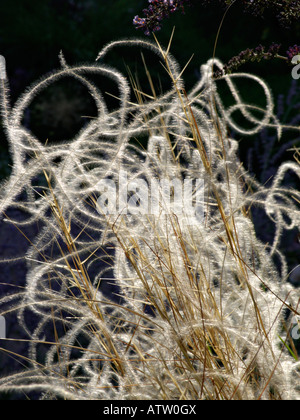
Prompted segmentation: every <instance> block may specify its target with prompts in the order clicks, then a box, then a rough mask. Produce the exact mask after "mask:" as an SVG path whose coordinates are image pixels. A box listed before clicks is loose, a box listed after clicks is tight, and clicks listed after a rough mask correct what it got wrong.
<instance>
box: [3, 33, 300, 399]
mask: <svg viewBox="0 0 300 420" xmlns="http://www.w3.org/2000/svg"><path fill="white" fill-rule="evenodd" d="M119 46H128V47H138V48H146V49H148V50H151V51H152V52H154V53H155V54H156V55H157V56H158V58H159V59H160V60H161V59H162V58H163V57H162V54H163V55H164V54H165V51H163V50H160V49H159V48H158V47H157V46H155V45H153V44H151V43H149V42H145V41H140V40H136V41H132V40H131V41H119V42H115V43H110V44H109V45H108V46H107V47H105V48H104V49H103V50H102V51H101V52H100V53H99V55H98V62H97V64H92V65H83V66H69V65H68V64H67V63H66V61H65V59H64V57H63V55H62V53H61V54H60V62H61V65H62V69H60V70H57V71H55V72H53V73H52V74H51V75H48V76H46V77H45V78H43V79H41V80H40V81H38V82H37V83H36V84H34V85H33V86H31V87H29V88H28V89H27V90H26V92H25V93H24V94H23V95H22V96H21V97H20V99H19V100H18V101H17V102H16V103H15V104H14V106H13V107H12V108H11V109H10V107H9V105H8V96H7V95H8V94H7V91H6V90H5V89H3V90H2V114H3V117H4V126H5V129H6V133H7V138H8V141H9V143H10V150H11V153H12V159H13V169H12V174H11V176H10V178H9V179H8V180H6V181H5V183H3V184H2V187H1V200H0V211H1V214H2V213H3V212H5V211H6V210H7V208H9V207H18V208H20V209H22V210H24V211H25V212H26V214H27V218H26V219H25V220H24V221H22V222H20V221H18V220H14V221H13V222H14V223H15V224H16V225H18V226H19V227H20V228H22V227H24V226H27V225H29V224H32V223H35V222H37V221H38V222H39V224H40V226H42V229H41V231H40V233H39V235H38V236H37V237H36V238H35V241H34V243H33V245H32V246H31V247H30V249H29V251H28V253H27V255H26V258H27V261H28V275H27V279H26V289H25V291H24V293H23V294H21V295H18V296H16V298H15V299H16V301H17V303H15V306H16V307H18V308H19V320H20V323H21V324H22V325H23V327H24V329H25V330H26V332H27V333H28V335H29V337H30V338H31V339H32V343H31V347H30V354H29V357H30V358H31V359H32V360H38V357H37V351H38V350H37V349H38V342H40V341H45V338H44V334H45V331H48V330H50V329H51V331H53V323H57V324H59V323H61V322H62V321H61V317H62V313H64V314H68V316H66V317H65V318H64V320H63V329H62V332H61V335H60V337H59V348H60V349H63V351H62V353H63V354H62V355H61V357H60V360H58V359H57V352H58V344H57V343H54V344H52V345H51V344H49V343H48V344H47V345H48V347H49V349H48V351H47V354H46V356H45V360H44V362H43V363H44V366H45V368H44V369H40V368H39V367H38V366H37V365H36V364H35V363H34V362H33V367H32V369H31V370H28V371H25V372H23V373H18V374H15V375H12V376H11V377H8V378H2V379H0V388H1V389H2V390H19V389H22V390H25V391H31V390H38V391H41V392H45V394H44V397H45V398H51V397H53V396H61V397H65V398H70V399H72V398H73V399H131V398H137V399H139V398H149V399H163V398H167V399H168V398H174V399H177V398H178V399H181V398H187V399H189V398H195V396H197V397H198V398H203V399H210V398H211V399H214V398H217V397H218V396H219V395H218V394H217V393H216V388H214V383H215V382H216V381H217V380H219V381H220V380H221V379H220V378H222V381H223V384H224V389H226V387H227V386H228V389H229V384H230V389H232V390H236V392H233V391H232V393H231V394H230V392H229V391H228V398H230V397H232V398H237V397H239V398H243V399H255V398H259V397H261V398H265V399H267V398H270V395H272V392H273V393H274V392H276V393H277V394H276V395H277V396H278V394H280V397H281V398H283V399H294V398H297V399H299V398H300V389H299V362H298V363H297V362H296V361H295V360H293V359H292V357H291V355H290V354H289V352H288V351H287V350H286V348H285V349H282V345H281V344H282V343H281V341H280V339H279V336H281V335H283V334H284V333H283V331H284V329H283V321H284V309H286V308H287V307H289V308H295V309H296V308H297V305H298V298H299V293H298V292H297V290H296V289H294V288H293V287H292V286H291V285H289V284H288V283H287V282H286V280H287V275H288V272H287V264H286V260H285V257H284V255H282V253H281V252H280V250H279V245H280V240H281V236H282V232H283V230H286V229H294V228H298V229H299V227H300V210H299V205H298V204H297V201H296V200H295V199H298V200H299V199H300V193H299V191H291V190H288V189H287V188H285V187H282V182H283V180H284V177H285V175H286V173H287V172H288V171H293V172H294V173H295V174H296V175H297V176H298V177H299V178H300V168H299V166H297V165H296V164H295V163H291V162H287V163H285V164H284V165H282V166H281V167H280V168H279V169H278V172H277V174H276V175H275V177H274V179H273V181H272V183H271V184H270V186H268V187H265V186H263V185H260V184H259V183H258V182H257V181H256V180H253V179H251V178H250V177H249V175H248V174H247V172H246V171H245V170H244V169H243V166H242V165H241V163H240V162H239V160H238V158H237V149H238V144H237V142H236V141H234V140H233V139H231V138H229V137H228V135H227V130H226V128H227V126H231V127H232V128H234V129H235V130H236V131H237V132H238V133H240V134H241V135H244V136H246V135H251V134H254V133H257V132H259V131H260V130H261V129H262V128H264V127H266V126H270V127H274V128H275V129H277V131H278V133H279V134H280V132H281V126H280V123H279V122H278V121H277V119H276V117H275V115H274V105H273V100H272V95H271V93H270V90H269V89H268V87H267V85H266V84H265V83H264V82H263V81H262V80H261V79H259V78H258V77H256V76H253V75H248V74H236V75H232V76H226V77H225V79H224V80H225V82H226V83H227V84H228V87H229V89H230V92H231V94H232V97H233V99H234V101H235V104H234V105H232V106H230V107H229V108H227V109H226V108H225V106H224V105H223V102H222V99H221V97H220V95H219V93H218V85H217V83H218V82H216V81H214V80H213V78H212V65H213V63H214V65H217V66H220V67H222V63H220V62H219V61H218V60H209V61H208V63H206V64H205V65H203V66H202V67H201V74H202V77H201V80H200V81H199V83H198V84H197V86H195V88H194V89H193V90H192V91H191V92H189V93H188V94H187V98H188V101H189V105H188V107H187V108H186V109H189V111H190V113H192V115H193V118H194V120H195V122H196V123H197V126H198V129H199V136H200V137H201V139H202V141H203V147H204V149H205V153H206V156H207V160H208V161H209V162H210V168H211V171H210V172H209V171H208V170H207V168H205V165H204V164H203V160H202V158H201V155H200V153H199V149H197V148H196V147H195V145H194V144H193V143H192V142H191V138H192V133H191V127H190V125H189V124H188V123H187V119H186V118H187V116H186V115H185V112H184V109H183V105H182V103H181V102H180V100H179V98H178V91H180V92H181V91H182V89H183V87H184V82H183V80H182V78H181V77H180V74H181V71H180V68H179V65H178V63H177V62H176V60H175V59H174V58H172V57H170V56H169V67H170V71H171V72H172V75H173V77H174V80H177V85H176V89H177V91H176V89H175V86H172V87H171V89H170V90H169V91H167V92H163V93H162V94H161V95H160V96H157V97H156V98H153V99H151V100H150V99H149V100H148V102H145V103H143V104H134V103H133V102H132V98H131V95H130V92H131V88H130V84H129V82H128V80H127V78H126V77H125V76H124V75H122V74H121V73H120V72H119V71H117V70H116V69H113V68H111V67H108V66H107V65H106V64H105V58H106V55H107V53H108V52H109V51H111V50H112V49H113V48H115V47H119ZM3 66H4V61H1V60H0V76H1V75H4V73H3V72H4V70H3V69H4V67H3ZM94 74H97V75H101V76H103V77H106V78H108V79H110V80H112V81H113V82H114V83H115V84H116V86H117V88H118V90H119V99H120V106H119V108H118V109H116V110H114V111H109V110H108V107H107V105H106V102H105V99H104V94H103V93H102V92H101V91H100V90H99V89H98V87H97V86H96V85H95V84H94V83H92V82H91V81H90V80H89V78H88V76H89V75H94ZM62 77H74V78H75V79H76V81H79V82H80V83H82V84H83V85H84V86H85V87H86V89H87V90H88V91H89V93H90V94H91V96H92V98H93V100H94V101H95V105H96V107H97V111H98V113H97V117H96V118H94V119H92V120H91V121H90V122H89V123H88V124H87V125H86V126H85V127H83V128H82V129H81V131H80V132H79V133H78V134H77V135H76V136H75V137H74V139H72V141H68V142H67V143H62V144H54V145H48V144H47V145H45V144H43V143H42V142H41V141H40V140H39V139H38V138H37V137H36V136H34V134H33V133H31V132H30V131H29V130H28V129H27V128H25V127H24V126H23V125H22V118H23V115H24V111H25V110H26V108H27V107H28V106H29V105H30V104H31V102H32V100H33V98H34V97H35V95H37V94H38V93H39V92H40V91H42V90H43V89H45V88H46V87H47V86H49V85H50V84H51V83H55V82H56V81H57V80H60V79H61V78H62ZM238 78H240V79H241V82H243V80H244V79H246V78H247V79H248V81H250V80H251V82H253V83H256V84H258V85H259V86H260V87H261V88H262V94H263V95H264V97H265V100H266V107H265V109H261V108H258V107H256V106H253V105H252V104H247V103H245V101H244V100H243V98H242V97H241V95H240V93H239V91H238V89H237V86H236V84H235V82H236V81H237V79H238ZM212 103H214V104H215V105H216V107H212ZM158 109H159V110H160V112H157V110H158ZM253 111H255V113H253ZM257 111H260V113H261V115H262V118H261V119H258V117H257V115H258V113H257ZM236 112H240V113H242V115H243V117H245V118H246V119H247V120H248V122H250V123H252V124H253V128H251V129H247V128H244V127H241V126H240V125H238V124H237V123H236V122H235V121H234V118H233V114H234V113H236ZM166 133H168V135H166ZM143 136H144V137H145V136H148V145H147V149H146V150H142V149H141V148H137V147H135V146H134V145H133V144H132V140H133V139H136V138H139V137H143ZM170 137H171V138H172V140H173V143H174V144H176V148H172V147H171V145H170V141H169V139H170ZM220 139H221V140H222V141H221V140H220ZM174 150H176V153H177V155H179V156H180V158H181V160H182V163H181V164H180V165H179V164H178V161H179V159H176V158H175V157H174ZM121 171H126V172H127V173H129V174H131V177H132V180H135V179H137V178H140V179H143V180H145V182H146V181H147V183H148V185H151V181H154V180H155V181H158V180H160V179H168V178H169V179H172V178H174V177H175V178H178V179H183V177H185V178H188V179H202V180H204V183H205V185H206V188H207V194H206V196H205V200H206V201H205V203H204V208H205V221H204V222H203V223H199V224H198V225H186V224H185V223H184V220H182V219H180V217H179V218H177V219H176V218H172V217H166V216H165V215H156V216H155V217H154V216H153V215H151V216H149V215H140V216H139V217H136V216H130V215H129V216H126V217H123V216H122V217H118V215H111V217H108V218H106V217H104V216H101V215H100V214H98V213H97V211H96V209H95V207H93V206H91V205H88V204H87V202H88V198H89V197H90V196H91V195H93V194H95V195H96V196H97V193H98V192H97V185H99V182H100V181H101V180H105V179H110V180H113V181H115V182H116V183H117V182H118V179H119V174H120V172H121ZM45 174H47V177H48V178H49V179H50V180H51V187H52V191H53V193H52V192H51V191H49V188H48V187H47V188H45V187H43V189H44V194H43V193H41V192H39V193H37V190H38V188H40V189H41V188H42V187H41V186H39V187H38V186H37V185H36V183H38V180H39V179H41V178H43V177H44V176H45ZM243 183H244V185H246V184H247V185H249V186H251V193H250V191H247V188H244V186H243ZM20 193H23V197H24V198H23V199H22V200H21V201H20V198H19V196H20ZM53 197H55V199H56V200H57V202H56V204H55V203H54V198H53ZM220 203H221V204H222V213H221V212H220V211H219V210H218V209H219V208H220ZM57 204H58V205H59V206H60V208H61V209H62V212H63V215H64V218H65V220H66V221H70V226H71V222H72V224H74V225H75V226H76V227H77V228H78V229H79V231H82V232H84V233H81V234H80V235H78V232H77V233H76V232H74V233H73V230H72V229H73V228H72V229H71V227H70V229H71V235H72V238H73V240H74V241H75V242H76V249H77V253H78V255H79V256H80V258H81V260H82V261H85V262H86V267H87V269H88V270H90V271H91V272H92V273H95V272H96V274H94V277H93V278H91V282H92V286H91V287H92V293H91V296H90V300H91V302H93V303H91V304H90V305H88V304H87V303H86V302H83V300H82V299H81V298H79V297H78V294H77V292H76V290H77V289H78V282H80V281H81V274H82V273H80V271H78V270H75V268H74V267H73V266H72V264H71V261H72V260H71V256H72V255H68V254H67V256H66V252H65V253H64V254H62V252H61V248H62V247H63V246H64V245H63V244H64V243H65V238H64V236H63V234H62V229H61V225H60V224H59V223H58V220H57V218H56V217H55V208H56V206H57ZM253 205H256V206H260V207H261V208H262V209H264V210H265V213H266V215H267V217H268V218H269V219H270V220H271V221H273V222H274V226H275V235H274V241H273V243H272V244H267V245H266V244H263V243H261V242H260V241H259V240H258V239H257V237H256V233H255V229H254V226H253V224H252V222H251V220H250V218H249V216H248V215H247V211H246V210H247V209H249V208H250V207H251V206H253ZM49 210H51V211H49ZM56 214H57V213H56ZM225 219H226V221H227V225H226V224H225V223H224V220H225ZM233 221H234V223H233ZM225 226H230V231H229V230H228V229H226V228H225ZM230 235H231V237H232V238H234V242H235V243H236V244H238V245H237V246H236V248H234V247H230V246H229V244H230V241H229V239H228V238H229V237H230ZM58 244H61V245H60V246H58ZM100 247H101V248H102V249H103V250H104V252H103V253H102V255H101V259H102V265H101V266H99V268H98V269H97V267H98V266H97V263H98V262H99V258H100V257H99V256H97V255H98V254H97V252H98V251H99V248H100ZM183 249H184V250H185V252H183ZM65 251H66V250H65ZM69 252H71V253H72V250H71V251H70V249H69ZM73 252H75V251H74V250H73ZM129 254H130V258H129ZM46 255H47V256H49V257H48V258H47V259H44V258H43V257H42V256H46ZM74 255H75V254H74ZM241 259H242V260H243V263H242V264H241ZM278 259H279V261H280V262H281V263H280V268H279V269H278V267H277V266H276V264H275V260H278ZM67 261H68V263H67ZM103 261H104V264H103ZM68 264H70V265H69V266H68ZM49 279H51V281H50V280H49ZM109 279H111V283H114V284H115V285H116V286H117V288H118V289H117V291H115V293H116V295H118V296H121V304H120V305H117V304H116V303H115V301H114V300H113V299H111V297H110V298H108V297H107V296H106V295H105V294H104V292H103V291H102V289H101V287H99V285H100V284H103V282H108V283H109ZM243 279H244V280H243ZM52 283H54V284H55V287H53V288H52V287H51V284H52ZM158 285H160V287H159V286H158ZM70 291H72V292H73V293H74V295H73V296H72V293H71V292H70ZM150 295H151V296H152V298H153V299H156V301H157V302H160V304H161V308H160V309H161V312H160V311H159V310H158V309H157V310H156V313H154V314H151V311H150V315H149V313H147V311H146V309H145V308H146V307H147V305H149V296H150ZM199 296H201V299H199ZM167 298H168V299H169V301H168V305H167V303H166V301H167ZM13 299H14V298H13V297H6V298H4V299H3V300H2V304H3V305H6V304H9V303H11V302H12V300H13ZM170 302H172V304H170ZM201 302H207V307H203V305H202V304H201ZM209 302H215V306H211V307H209ZM172 305H175V306H176V307H177V309H178V317H179V318H180V323H178V319H176V317H175V316H174V315H173V314H174V312H173V311H174V307H173V306H172ZM91 307H92V310H91ZM187 307H188V308H189V311H188V316H187V312H186V308H187ZM97 308H98V309H97ZM29 310H30V311H31V312H33V313H34V314H35V316H36V317H37V318H38V319H39V322H38V323H37V325H35V326H32V325H28V322H26V319H27V318H26V313H27V312H28V311H29ZM164 311H165V312H164ZM154 312H155V311H154ZM99 313H101V314H103V317H101V316H98V315H99ZM164 313H165V314H167V315H168V321H167V319H166V317H164V316H161V314H164ZM258 313H259V316H258ZM97 314H98V315H97ZM179 315H180V316H179ZM294 315H295V314H294ZM206 331H211V333H210V334H212V332H214V334H216V335H217V336H218V337H219V338H218V340H219V343H220V349H218V350H222V351H223V352H224V353H226V352H228V354H229V353H230V354H231V356H230V357H232V359H230V360H228V366H227V367H225V366H223V367H222V366H217V362H216V365H215V366H210V367H208V366H204V364H203V361H202V360H201V359H200V358H199V359H195V358H194V359H193V360H192V359H191V361H190V364H189V365H188V366H187V365H185V366H183V365H180V363H179V362H178V361H179V360H181V358H182V357H183V356H182V343H191V344H190V345H192V341H191V337H195V334H196V333H197V334H198V336H199V337H203V336H204V342H205V340H207V342H209V340H210V339H211V336H210V335H209V334H208V333H207V332H206ZM205 334H207V336H206V335H205ZM283 340H285V336H283ZM228 342H230V343H231V346H232V348H228V347H227V345H228ZM80 343H84V344H82V346H83V348H82V349H80V346H81V344H80ZM72 347H73V349H72ZM75 347H76V348H77V347H79V348H77V349H76V351H77V352H76V351H75V350H74V348H75ZM108 349H109V350H108ZM113 351H115V352H116V354H117V355H118V358H116V359H118V360H112V359H111V358H109V357H108V355H109V354H111V353H109V352H113ZM228 357H229V356H228ZM118 361H121V362H122V369H123V370H122V369H120V368H116V366H117V365H118ZM229 367H230V368H229ZM226 368H227V370H226ZM252 370H255V371H257V372H259V377H258V378H257V380H256V381H255V383H253V381H252V383H251V381H249V380H246V378H247V374H248V373H249V371H252ZM297 381H298V382H297ZM297 384H298V385H297Z"/></svg>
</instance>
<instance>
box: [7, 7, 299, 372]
mask: <svg viewBox="0 0 300 420" xmlns="http://www.w3.org/2000/svg"><path fill="white" fill-rule="evenodd" d="M205 3H206V2H205ZM147 5H148V3H147V0H38V1H36V0H1V1H0V54H2V55H4V56H5V58H6V62H7V73H8V77H9V83H10V87H11V101H12V103H14V101H15V100H16V99H17V98H18V97H19V95H20V94H21V93H22V92H23V91H24V90H25V88H26V87H27V86H28V85H30V84H31V83H33V82H34V81H35V80H37V79H38V78H39V77H41V76H42V75H43V74H45V73H47V72H49V71H51V70H53V69H55V68H58V67H59V60H58V55H59V52H60V51H61V50H62V51H63V53H64V56H65V58H66V60H67V62H68V63H69V64H71V65H73V64H76V63H82V62H94V60H95V58H96V56H97V53H98V51H99V50H100V49H101V48H102V47H103V46H104V45H105V44H106V43H108V42H110V41H112V40H117V39H120V38H125V37H141V38H147V37H146V36H145V35H144V33H143V32H142V31H137V30H136V29H135V27H134V26H133V24H132V21H133V18H134V16H135V15H137V14H139V15H142V10H143V8H145V7H147ZM223 15H224V9H223V8H222V7H221V5H220V4H219V3H218V2H212V3H210V4H206V6H204V5H203V2H202V1H201V0H197V1H194V2H193V5H192V6H191V7H187V8H186V13H185V15H182V14H181V13H175V14H173V15H172V16H171V17H170V18H169V19H168V20H166V21H165V22H164V24H163V28H162V30H161V31H160V32H159V33H158V34H157V36H158V39H159V41H160V42H161V43H162V44H163V45H167V44H168V42H169V38H170V35H171V32H172V29H173V27H174V26H175V27H176V30H175V35H174V40H173V44H172V49H171V52H172V53H173V55H174V56H175V57H176V58H177V60H178V61H179V63H180V64H181V66H182V67H183V66H184V65H185V64H186V62H187V61H188V60H189V59H190V57H191V55H192V54H195V56H194V58H193V60H192V62H191V63H190V65H189V66H188V68H187V70H186V72H185V80H186V84H187V90H188V89H189V88H191V87H192V86H193V85H194V83H196V82H197V80H198V79H199V77H200V71H199V68H200V65H201V64H202V63H204V62H205V61H206V60H207V59H209V58H210V57H212V54H213V50H214V44H215V39H216V34H217V31H218V28H219V25H220V22H221V20H222V17H223ZM151 38H152V37H151V36H150V38H149V39H151ZM299 39H300V23H297V22H296V23H295V24H293V26H292V27H290V28H286V27H283V26H281V25H280V24H279V22H278V20H277V19H276V18H275V17H274V16H273V15H272V14H271V13H268V11H266V12H265V14H264V16H263V17H256V16H252V15H251V14H249V13H245V10H244V8H243V2H242V1H237V2H236V3H235V4H234V6H233V7H232V8H231V10H230V11H229V13H228V14H227V16H226V18H225V21H224V24H223V27H222V29H221V32H220V37H219V40H218V45H217V49H216V56H217V57H218V58H220V59H221V60H223V61H224V63H225V62H228V61H229V60H230V58H231V57H233V56H236V55H238V54H239V52H240V51H242V50H245V49H247V48H255V47H256V46H257V45H259V44H263V45H266V47H269V46H270V45H271V44H272V42H277V43H281V44H282V52H283V53H285V52H286V50H287V49H288V47H289V46H291V45H294V44H296V43H297V41H298V43H299ZM121 61H122V62H121V65H122V66H123V71H125V72H126V65H129V66H130V68H132V69H135V68H137V67H140V69H141V71H140V72H139V75H140V77H141V84H143V76H142V74H143V71H142V70H143V68H142V67H141V60H137V58H136V56H134V55H132V54H131V53H125V50H124V56H123V58H122V60H121ZM117 62H118V65H119V63H120V56H119V55H115V56H114V55H112V56H111V57H110V61H109V64H110V65H111V66H114V65H115V64H116V63H117ZM240 70H241V71H249V72H254V73H255V74H257V75H258V76H261V77H263V78H264V79H265V80H266V81H267V83H268V84H269V85H270V87H271V88H272V90H273V93H274V98H275V100H276V103H277V104H278V106H277V109H276V111H277V113H278V115H279V116H280V118H281V120H283V121H284V122H285V123H290V122H292V123H294V124H298V125H299V114H300V112H299V111H300V88H299V84H300V83H299V82H300V81H294V82H293V80H292V76H291V67H289V66H288V65H287V64H286V63H285V62H284V61H281V60H273V61H266V62H264V61H262V62H261V63H248V64H245V65H243V67H242V68H241V69H240ZM157 71H158V72H160V74H161V77H162V78H163V77H164V76H163V70H162V68H158V69H157ZM145 81H146V76H145ZM292 82H293V83H292ZM111 89H113V88H112V87H111ZM109 90H110V86H109V85H108V86H105V91H109ZM224 94H225V100H228V101H230V95H228V97H226V91H225V92H224ZM245 95H247V99H248V101H249V102H253V103H256V104H257V103H260V96H259V92H258V91H256V90H255V89H253V88H251V89H248V87H247V86H246V89H245ZM113 105H114V103H113V102H112V106H113ZM94 112H95V109H94V107H93V103H92V102H91V100H90V98H89V97H88V95H87V94H86V92H85V91H84V90H83V88H82V87H81V86H80V85H76V83H75V84H73V82H72V84H71V83H70V81H69V80H64V81H62V82H60V83H57V84H56V85H55V86H51V87H49V88H48V89H47V90H46V91H45V92H44V93H43V94H40V95H39V96H38V98H37V99H35V100H34V102H33V103H32V105H31V106H30V108H29V110H28V112H27V114H26V115H25V117H24V124H25V125H26V126H28V127H30V129H32V130H33V132H34V133H35V134H36V135H37V136H38V137H39V139H40V140H41V141H46V140H47V139H48V140H49V141H51V142H55V141H61V140H65V139H69V138H72V137H73V136H74V135H75V134H76V133H77V132H78V129H79V128H80V127H81V126H82V124H83V123H84V118H83V116H92V115H93V113H94ZM231 134H232V135H233V136H235V137H236V138H237V140H241V141H240V158H241V160H242V161H243V162H244V163H245V165H246V166H247V167H248V168H249V170H250V171H251V172H252V173H253V174H254V175H255V176H256V177H257V178H258V179H260V180H261V181H262V182H266V181H267V179H269V178H270V177H271V176H272V173H274V171H276V168H277V167H278V166H279V164H280V163H281V162H282V161H284V160H286V159H293V153H292V152H286V149H287V148H290V147H291V146H292V145H295V146H299V145H300V142H299V135H296V134H295V133H292V134H289V133H285V134H284V136H283V138H282V140H281V142H278V141H277V140H276V139H274V133H269V132H268V130H265V131H264V133H262V135H260V136H256V137H254V138H248V139H243V140H242V139H240V138H239V137H238V136H236V135H235V133H231ZM285 145H286V147H285ZM9 165H10V159H9V153H8V147H7V142H6V139H5V136H4V133H3V131H2V130H1V132H0V179H1V178H4V177H6V176H7V175H8V174H9V172H10V167H9ZM272 171H273V172H272ZM289 182H290V184H291V185H294V186H295V185H296V186H297V184H295V183H296V181H295V180H294V179H293V178H291V179H290V180H289ZM261 217H262V216H261V215H259V214H257V215H256V223H257V226H258V233H259V234H261V235H262V239H264V240H266V241H268V240H269V239H270V237H271V236H272V229H271V227H270V228H268V226H267V225H266V224H265V222H264V220H263V219H262V218H261ZM259 226H262V227H263V228H260V227H259ZM0 232H1V233H0V236H1V240H0V256H1V257H4V256H12V255H15V254H16V255H17V254H20V253H21V252H22V250H23V249H24V248H25V247H26V240H25V239H24V238H23V237H21V236H20V238H19V240H18V239H16V236H15V235H16V232H15V231H14V230H13V227H12V226H10V227H4V226H2V224H1V226H0ZM262 232H263V233H262ZM31 233H32V234H34V232H31ZM28 234H29V235H30V232H28ZM285 246H286V251H287V253H288V256H289V260H290V264H291V267H292V266H293V265H295V264H296V263H299V261H298V260H299V252H300V249H299V243H298V239H297V232H292V233H291V235H290V236H288V237H287V238H286V244H285ZM25 273H26V271H25V267H24V265H22V264H21V263H20V264H17V265H15V266H8V265H7V266H3V265H1V275H0V283H2V285H1V284H0V291H1V294H3V293H7V292H8V291H9V290H8V289H9V287H4V286H3V283H5V282H8V281H9V282H15V281H16V282H19V283H20V284H23V283H24V278H25ZM11 325H12V322H10V328H11V329H12V330H13V327H11ZM18 334H19V332H18V331H15V335H18ZM16 351H23V350H22V349H20V348H18V349H16ZM1 357H2V356H1V355H0V365H2V366H3V364H4V365H6V368H5V367H4V372H5V371H6V370H7V363H6V359H5V362H4V361H2V362H1ZM8 370H11V365H10V367H9V369H8Z"/></svg>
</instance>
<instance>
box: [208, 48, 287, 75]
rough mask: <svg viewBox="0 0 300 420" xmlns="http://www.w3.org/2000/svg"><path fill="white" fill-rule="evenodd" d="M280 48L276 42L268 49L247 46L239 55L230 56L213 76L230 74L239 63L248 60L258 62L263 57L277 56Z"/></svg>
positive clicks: (268, 58) (266, 58)
mask: <svg viewBox="0 0 300 420" xmlns="http://www.w3.org/2000/svg"><path fill="white" fill-rule="evenodd" d="M280 48H281V45H280V44H276V43H273V44H272V45H271V46H270V47H269V48H268V49H266V47H264V46H263V45H259V46H258V47H256V48H251V49H250V48H247V49H246V50H244V51H241V52H240V53H239V55H237V56H235V57H232V58H231V59H230V60H229V61H228V63H227V64H226V65H225V66H224V67H223V69H222V70H218V71H216V72H215V74H214V77H216V78H218V77H221V76H223V75H224V74H230V73H232V72H233V71H234V70H237V69H238V68H239V67H240V66H241V65H243V64H245V63H247V62H250V61H252V62H254V61H256V62H260V61H261V60H263V59H264V60H271V59H272V58H275V57H277V56H278V54H279V50H280Z"/></svg>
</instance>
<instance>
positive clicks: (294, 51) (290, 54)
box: [286, 45, 300, 61]
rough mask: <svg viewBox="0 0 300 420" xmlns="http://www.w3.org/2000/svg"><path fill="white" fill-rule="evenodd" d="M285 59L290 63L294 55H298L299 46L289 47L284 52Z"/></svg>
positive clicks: (299, 53)
mask: <svg viewBox="0 0 300 420" xmlns="http://www.w3.org/2000/svg"><path fill="white" fill-rule="evenodd" d="M286 55H287V58H288V60H289V61H292V59H293V57H295V55H300V45H294V46H293V47H289V49H288V50H287V52H286Z"/></svg>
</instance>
